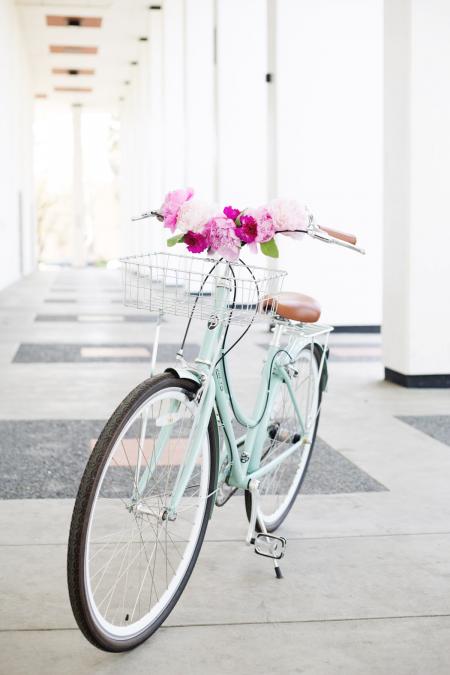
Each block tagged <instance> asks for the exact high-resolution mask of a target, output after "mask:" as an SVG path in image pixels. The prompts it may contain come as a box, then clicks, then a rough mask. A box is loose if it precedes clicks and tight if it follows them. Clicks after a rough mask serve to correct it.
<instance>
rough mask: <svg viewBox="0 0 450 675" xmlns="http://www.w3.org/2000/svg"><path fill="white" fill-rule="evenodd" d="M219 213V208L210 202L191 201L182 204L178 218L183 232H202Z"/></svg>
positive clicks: (178, 223)
mask: <svg viewBox="0 0 450 675" xmlns="http://www.w3.org/2000/svg"><path fill="white" fill-rule="evenodd" d="M217 213H218V210H217V207H216V206H215V205H214V204H211V203H209V202H203V201H200V200H198V199H190V200H189V201H187V202H184V204H182V206H181V208H180V210H179V212H178V218H177V228H178V229H179V230H181V232H189V231H190V232H202V230H203V229H204V227H205V225H206V223H207V222H208V221H209V220H211V218H213V217H214V216H216V215H217Z"/></svg>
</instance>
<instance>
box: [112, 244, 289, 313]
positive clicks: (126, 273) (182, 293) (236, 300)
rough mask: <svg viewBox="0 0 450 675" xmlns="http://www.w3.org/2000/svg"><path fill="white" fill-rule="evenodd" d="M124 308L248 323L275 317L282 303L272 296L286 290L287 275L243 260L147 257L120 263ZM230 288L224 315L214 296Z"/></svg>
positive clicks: (181, 256) (164, 256)
mask: <svg viewBox="0 0 450 675" xmlns="http://www.w3.org/2000/svg"><path fill="white" fill-rule="evenodd" d="M121 262H122V265H123V284H124V304H125V305H126V306H127V307H135V308H138V309H145V310H148V311H151V312H161V313H163V314H174V315H178V316H188V317H189V316H191V314H192V316H193V318H198V319H208V318H209V317H210V316H211V315H212V314H215V315H216V317H217V320H218V321H224V322H229V323H238V324H247V323H249V322H250V321H251V320H252V319H254V320H257V319H258V318H267V317H268V316H269V317H270V316H273V315H275V314H276V307H277V302H276V298H273V299H272V300H271V302H270V303H268V302H265V300H266V299H267V298H268V297H272V296H273V295H274V294H276V293H278V292H279V291H280V290H281V286H282V283H283V280H284V277H285V276H286V272H283V271H280V270H269V269H265V268H262V267H250V266H248V265H245V264H244V263H243V262H241V261H237V262H234V263H227V262H224V261H219V260H215V259H213V258H200V257H197V256H188V255H175V254H172V253H148V254H145V255H139V256H131V257H128V258H123V259H122V260H121ZM218 286H220V287H225V288H226V289H227V296H228V299H227V306H226V307H225V308H224V309H223V310H222V311H221V312H220V313H219V312H218V311H217V309H216V307H215V293H216V290H217V288H218Z"/></svg>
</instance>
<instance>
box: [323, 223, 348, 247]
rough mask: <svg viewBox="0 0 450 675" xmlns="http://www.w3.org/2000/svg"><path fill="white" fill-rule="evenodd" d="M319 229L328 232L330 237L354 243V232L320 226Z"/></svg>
mask: <svg viewBox="0 0 450 675" xmlns="http://www.w3.org/2000/svg"><path fill="white" fill-rule="evenodd" d="M320 229H321V230H323V231H324V232H326V233H327V234H329V235H330V237H334V238H335V239H341V240H342V241H346V242H347V244H353V246H355V245H356V237H355V235H354V234H346V233H345V232H339V230H331V229H330V228H329V227H322V226H320Z"/></svg>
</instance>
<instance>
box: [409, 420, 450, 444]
mask: <svg viewBox="0 0 450 675" xmlns="http://www.w3.org/2000/svg"><path fill="white" fill-rule="evenodd" d="M397 419H399V420H402V422H406V424H409V425H410V426H412V427H414V429H417V430H418V431H422V432H423V433H424V434H427V436H431V438H434V439H435V440H436V441H440V442H441V443H445V445H449V446H450V415H400V416H398V417H397Z"/></svg>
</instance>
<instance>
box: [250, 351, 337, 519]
mask: <svg viewBox="0 0 450 675" xmlns="http://www.w3.org/2000/svg"><path fill="white" fill-rule="evenodd" d="M308 348H309V346H307V347H305V349H308ZM314 358H315V360H316V362H317V365H318V367H320V359H321V358H322V351H321V350H320V353H319V350H317V349H314ZM324 358H325V357H324ZM321 402H322V389H321V386H320V384H319V398H318V401H317V406H318V409H319V414H318V415H317V417H316V422H315V426H314V432H313V437H312V442H311V449H310V452H309V455H308V459H307V461H306V464H305V469H304V471H303V473H302V475H301V477H300V481H299V483H298V485H297V488H296V490H295V492H294V494H293V495H292V498H291V499H290V501H289V503H288V504H287V506H286V508H285V510H284V511H283V513H282V514H281V515H280V517H279V518H278V519H277V520H276V521H275V523H272V524H271V525H267V523H264V525H265V527H266V530H267V532H275V531H276V530H277V529H278V528H279V527H280V525H281V524H282V523H283V522H284V520H285V519H286V517H287V516H288V514H289V512H290V510H291V509H292V507H293V505H294V502H295V500H296V499H297V497H298V494H299V492H300V490H301V487H302V484H303V481H304V480H305V476H306V474H307V473H308V467H309V462H310V461H311V457H312V454H313V450H314V445H315V442H316V436H317V429H318V427H319V420H320V409H321ZM251 510H252V495H251V492H250V491H249V490H246V491H245V511H246V514H247V518H248V521H249V522H250V517H251ZM256 530H257V532H261V531H262V528H261V525H260V523H259V522H257V523H256Z"/></svg>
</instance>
